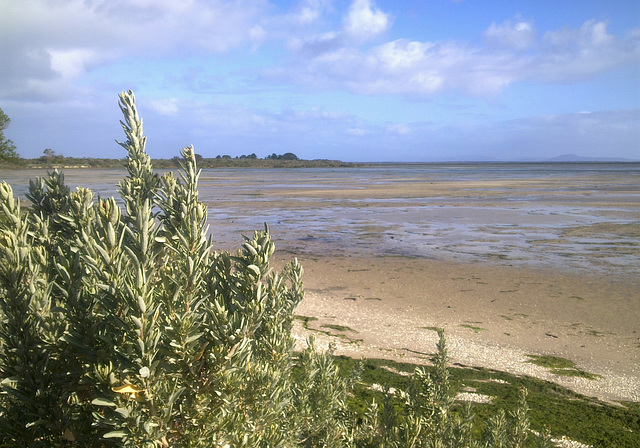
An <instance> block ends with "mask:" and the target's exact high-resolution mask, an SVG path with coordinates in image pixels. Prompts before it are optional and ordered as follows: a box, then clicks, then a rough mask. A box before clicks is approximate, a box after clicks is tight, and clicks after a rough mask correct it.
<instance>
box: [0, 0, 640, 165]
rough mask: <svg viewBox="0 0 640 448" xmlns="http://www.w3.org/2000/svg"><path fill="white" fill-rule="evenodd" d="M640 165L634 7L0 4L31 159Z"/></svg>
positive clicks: (6, 85) (637, 8) (4, 86)
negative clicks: (611, 161)
mask: <svg viewBox="0 0 640 448" xmlns="http://www.w3.org/2000/svg"><path fill="white" fill-rule="evenodd" d="M125 90H132V91H133V92H134V93H135V96H136V104H137V106H138V110H139V113H140V115H141V116H142V118H143V121H144V131H145V134H146V135H147V136H148V138H147V151H148V153H149V154H150V155H151V156H152V157H156V158H171V157H173V156H176V155H179V151H180V149H181V148H182V147H184V146H189V145H193V146H194V148H195V151H196V153H198V154H201V155H202V156H204V157H215V156H217V155H230V156H232V157H236V156H240V155H249V154H252V153H255V154H256V155H257V156H258V157H260V158H262V157H266V156H268V155H271V154H273V153H276V154H284V153H286V152H292V153H294V154H296V155H298V157H300V158H304V159H337V160H344V161H353V162H430V161H472V160H480V161H483V160H502V161H513V160H546V159H549V158H553V157H557V156H560V155H564V154H576V155H579V156H582V157H612V158H624V159H636V160H639V159H640V2H638V1H637V0H607V1H603V0H562V1H558V0H531V1H521V0H504V1H502V0H492V1H488V0H282V1H276V0H180V1H176V0H0V108H1V109H2V110H3V111H4V112H5V113H6V114H7V115H8V116H9V117H10V118H11V125H10V126H9V128H8V129H7V130H5V131H4V132H5V136H6V137H7V138H10V139H12V140H13V142H14V143H15V145H16V147H17V151H18V153H19V154H20V155H21V156H22V157H25V158H36V157H40V156H42V155H43V151H44V150H45V149H53V150H54V151H55V152H56V153H57V154H61V155H64V156H73V157H110V158H121V157H124V156H125V154H124V150H123V149H122V148H121V147H120V146H118V145H117V144H116V143H115V141H116V140H118V141H121V140H124V134H123V132H122V129H121V128H120V124H119V120H120V118H121V113H120V109H119V108H118V96H117V95H118V93H120V92H121V91H125Z"/></svg>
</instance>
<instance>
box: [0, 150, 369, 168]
mask: <svg viewBox="0 0 640 448" xmlns="http://www.w3.org/2000/svg"><path fill="white" fill-rule="evenodd" d="M196 158H197V162H198V167H199V168H323V167H325V168H332V167H354V166H358V164H355V163H349V162H342V161H339V160H326V159H316V160H304V159H299V158H298V157H297V156H296V155H295V154H293V153H286V154H282V155H277V154H272V155H270V156H267V157H265V158H263V159H260V158H258V157H257V156H256V155H255V154H251V155H248V156H244V155H243V156H239V157H231V156H228V155H224V156H217V157H211V158H209V157H202V156H201V155H199V154H196ZM180 161H181V158H180V157H173V158H171V159H153V166H154V167H155V168H158V169H171V168H178V167H180ZM124 166H125V159H108V158H94V157H65V156H61V155H57V154H55V153H52V152H49V153H48V154H47V153H45V155H44V156H42V157H38V158H35V159H23V158H17V159H13V160H11V161H2V162H0V168H21V169H28V168H34V169H44V168H46V169H53V168H123V167H124Z"/></svg>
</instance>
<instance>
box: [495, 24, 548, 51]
mask: <svg viewBox="0 0 640 448" xmlns="http://www.w3.org/2000/svg"><path fill="white" fill-rule="evenodd" d="M484 36H485V39H486V41H487V43H489V44H491V45H498V46H503V47H510V48H514V49H517V50H524V49H527V48H530V47H531V46H532V45H533V44H534V43H535V40H536V32H535V29H534V27H533V24H532V23H530V22H526V21H517V22H515V23H514V22H512V21H511V20H507V21H506V22H504V23H502V24H500V25H496V24H495V23H492V24H491V26H490V27H489V29H488V30H487V31H485V33H484Z"/></svg>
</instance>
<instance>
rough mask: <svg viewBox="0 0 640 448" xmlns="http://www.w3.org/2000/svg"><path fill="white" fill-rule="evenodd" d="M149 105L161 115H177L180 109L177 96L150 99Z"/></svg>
mask: <svg viewBox="0 0 640 448" xmlns="http://www.w3.org/2000/svg"><path fill="white" fill-rule="evenodd" d="M149 106H150V107H151V109H152V110H154V111H156V112H157V113H159V114H160V115H170V116H171V115H177V114H178V112H179V110H180V109H179V107H178V99H177V98H163V99H157V100H150V101H149Z"/></svg>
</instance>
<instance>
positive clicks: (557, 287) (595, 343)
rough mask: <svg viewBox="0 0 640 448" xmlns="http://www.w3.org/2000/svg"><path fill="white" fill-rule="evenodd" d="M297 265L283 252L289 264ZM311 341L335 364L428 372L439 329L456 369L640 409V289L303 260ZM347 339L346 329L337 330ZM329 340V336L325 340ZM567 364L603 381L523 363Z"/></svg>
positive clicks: (505, 271)
mask: <svg viewBox="0 0 640 448" xmlns="http://www.w3.org/2000/svg"><path fill="white" fill-rule="evenodd" d="M289 255H290V254H282V253H280V254H279V256H280V258H283V259H287V258H289V257H288V256H289ZM300 261H301V262H302V265H303V267H304V269H305V274H304V279H305V291H306V296H305V299H304V301H303V302H302V303H301V304H300V306H299V307H298V309H297V311H296V313H297V314H298V315H300V316H306V317H315V318H317V319H318V320H314V321H310V322H308V326H309V328H311V329H312V331H309V330H305V329H303V327H302V324H301V323H300V322H298V326H297V333H296V334H297V336H298V337H299V338H300V339H301V340H303V339H304V338H305V337H306V335H308V334H315V335H316V337H317V338H319V341H320V342H322V343H324V344H325V345H326V344H328V343H329V342H331V343H333V344H335V345H336V347H337V353H338V354H346V355H349V356H354V357H361V356H364V357H381V358H390V359H395V360H399V361H407V362H414V363H428V359H429V356H430V354H432V353H434V351H435V344H436V341H437V333H436V331H435V329H436V328H443V329H444V330H445V332H446V335H447V342H448V344H449V355H450V357H451V362H452V363H453V364H454V366H455V365H456V364H461V365H465V366H479V367H487V368H492V369H497V370H502V371H508V372H511V373H516V374H526V375H531V376H535V377H538V378H543V379H546V380H550V381H554V382H557V383H559V384H562V385H564V386H567V387H569V388H571V389H574V390H576V391H577V392H580V393H583V394H585V395H587V396H594V397H598V398H600V399H605V400H629V401H640V328H639V324H638V316H640V301H639V300H638V297H640V285H639V284H638V283H637V282H633V281H621V280H612V279H611V278H608V277H605V276H590V277H585V276H583V275H575V274H567V273H558V272H554V271H545V270H536V269H522V268H514V267H504V266H494V265H487V264H480V263H476V264H472V263H451V262H443V261H433V260H425V259H410V258H400V257H369V258H362V257H332V258H319V257H303V258H302V259H301V260H300ZM336 328H337V329H339V330H336ZM326 333H328V334H330V335H331V336H328V335H327V334H326ZM528 354H533V355H553V356H560V357H563V358H567V359H570V360H572V361H574V362H575V363H576V364H577V367H578V368H579V369H582V370H584V371H587V372H589V373H592V374H596V375H600V376H601V377H600V378H596V379H585V378H577V377H567V376H560V375H555V374H552V373H551V372H550V370H549V369H546V368H543V367H538V366H535V365H533V364H531V363H530V362H528V361H530V358H529V357H528V356H526V355H528Z"/></svg>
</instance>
